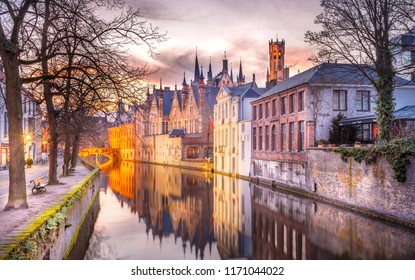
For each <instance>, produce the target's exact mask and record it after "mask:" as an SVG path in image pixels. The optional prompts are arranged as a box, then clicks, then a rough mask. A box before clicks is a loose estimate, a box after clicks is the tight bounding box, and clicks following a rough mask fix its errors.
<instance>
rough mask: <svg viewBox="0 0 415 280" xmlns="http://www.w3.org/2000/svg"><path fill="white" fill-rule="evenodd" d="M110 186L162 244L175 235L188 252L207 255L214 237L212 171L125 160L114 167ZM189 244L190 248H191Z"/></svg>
mask: <svg viewBox="0 0 415 280" xmlns="http://www.w3.org/2000/svg"><path fill="white" fill-rule="evenodd" d="M110 187H111V189H112V190H114V192H115V193H116V194H117V195H118V198H119V199H120V201H121V203H122V204H124V203H128V206H129V207H131V210H132V212H134V213H137V215H138V216H139V220H141V219H142V220H144V222H145V223H146V225H147V234H152V237H153V239H154V240H156V239H158V240H159V242H160V244H162V243H163V239H164V238H169V237H172V236H174V238H175V240H176V242H177V240H178V239H180V240H181V242H182V244H183V250H184V254H185V253H187V252H189V251H190V253H193V248H194V253H195V255H196V258H201V259H203V258H204V256H205V254H206V247H207V246H208V247H209V248H210V247H211V246H212V243H213V241H214V236H213V231H212V230H211V226H212V224H211V223H212V221H211V220H212V212H213V194H212V179H211V174H210V173H202V172H197V171H191V170H183V169H179V168H171V167H165V166H159V165H148V164H138V163H135V164H134V163H133V162H122V163H121V165H120V167H119V169H116V168H114V169H112V170H111V171H110ZM187 247H189V248H187Z"/></svg>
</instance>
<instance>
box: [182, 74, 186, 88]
mask: <svg viewBox="0 0 415 280" xmlns="http://www.w3.org/2000/svg"><path fill="white" fill-rule="evenodd" d="M183 85H187V83H186V72H183V83H182V86H183Z"/></svg>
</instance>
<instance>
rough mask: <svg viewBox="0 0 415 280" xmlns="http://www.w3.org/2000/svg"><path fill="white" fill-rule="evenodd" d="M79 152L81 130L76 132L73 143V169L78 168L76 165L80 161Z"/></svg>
mask: <svg viewBox="0 0 415 280" xmlns="http://www.w3.org/2000/svg"><path fill="white" fill-rule="evenodd" d="M78 152H79V130H77V131H76V132H75V136H74V140H73V143H72V157H71V168H75V167H76V163H77V161H78Z"/></svg>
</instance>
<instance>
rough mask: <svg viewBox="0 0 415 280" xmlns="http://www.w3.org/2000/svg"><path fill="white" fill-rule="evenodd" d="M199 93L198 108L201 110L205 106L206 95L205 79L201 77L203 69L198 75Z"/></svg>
mask: <svg viewBox="0 0 415 280" xmlns="http://www.w3.org/2000/svg"><path fill="white" fill-rule="evenodd" d="M197 91H198V92H199V108H203V106H205V95H206V85H205V77H203V67H202V71H201V74H200V79H199V87H198V88H197Z"/></svg>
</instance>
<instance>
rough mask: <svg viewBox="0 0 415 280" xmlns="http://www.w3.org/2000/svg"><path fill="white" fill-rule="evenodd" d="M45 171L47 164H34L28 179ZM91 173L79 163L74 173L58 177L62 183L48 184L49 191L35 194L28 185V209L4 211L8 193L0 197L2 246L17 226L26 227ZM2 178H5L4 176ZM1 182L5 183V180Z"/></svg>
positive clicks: (0, 237) (0, 173)
mask: <svg viewBox="0 0 415 280" xmlns="http://www.w3.org/2000/svg"><path fill="white" fill-rule="evenodd" d="M3 172H6V171H1V172H0V175H1V176H4V174H3ZM7 173H8V172H7ZM45 173H47V165H46V164H45V166H34V167H33V169H30V171H29V169H26V179H27V180H28V181H30V180H31V179H32V178H35V177H38V176H39V174H40V175H42V174H45ZM89 173H90V171H89V170H88V169H87V168H86V167H84V166H83V165H82V164H81V163H79V164H78V166H77V167H76V169H75V172H74V173H73V175H71V176H67V177H58V180H59V182H60V184H59V185H49V186H46V189H47V191H46V192H45V193H41V194H37V195H33V194H32V192H31V186H30V185H28V186H27V200H28V204H29V208H27V209H20V210H12V211H3V209H4V207H5V205H6V204H7V194H6V195H3V196H2V197H1V198H0V247H1V244H2V243H3V242H4V241H5V239H7V236H8V235H9V234H11V233H12V232H13V231H15V230H17V228H19V230H22V229H24V228H25V226H26V225H29V224H30V223H31V222H32V221H33V220H34V219H35V218H36V216H37V215H38V214H39V213H40V212H43V211H44V210H45V209H48V208H50V207H51V206H53V205H55V204H56V203H58V202H59V201H61V200H62V198H63V196H64V194H65V193H67V192H69V191H70V190H71V189H72V188H73V187H74V186H76V185H78V184H80V183H81V182H82V181H83V180H84V179H85V178H86V177H87V176H88V174H89ZM1 178H2V180H3V177H1ZM7 180H8V179H7ZM45 180H46V179H45ZM0 182H1V184H3V181H0ZM7 182H8V181H7Z"/></svg>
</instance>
